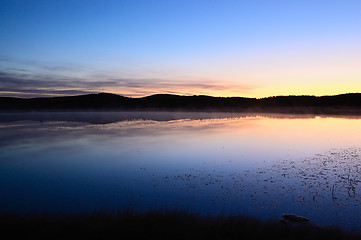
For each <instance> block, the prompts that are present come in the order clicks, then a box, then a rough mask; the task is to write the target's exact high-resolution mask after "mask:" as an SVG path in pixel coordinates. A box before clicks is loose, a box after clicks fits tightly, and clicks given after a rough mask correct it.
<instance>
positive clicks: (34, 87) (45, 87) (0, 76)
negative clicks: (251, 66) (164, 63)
mask: <svg viewBox="0 0 361 240" xmlns="http://www.w3.org/2000/svg"><path fill="white" fill-rule="evenodd" d="M0 62H3V63H6V64H4V65H3V66H2V67H1V68H0V96H15V97H42V96H63V95H78V94H88V93H97V92H102V91H104V92H111V93H117V94H120V95H123V96H129V97H141V96H147V95H151V94H157V93H170V94H182V95H199V94H205V95H217V96H229V95H233V96H234V95H240V94H242V93H246V92H249V91H252V90H253V89H255V88H256V86H254V85H250V84H239V83H234V82H227V81H224V80H210V79H202V78H197V77H189V76H188V77H179V76H178V77H172V76H169V75H162V74H161V73H159V74H158V75H159V77H150V76H149V75H147V74H146V73H143V74H142V72H141V71H140V72H139V73H136V74H133V75H132V76H130V75H129V73H128V74H122V73H121V72H120V73H119V72H118V73H114V72H112V71H109V72H107V71H98V72H94V69H89V68H88V69H86V68H85V67H84V68H82V67H81V66H77V65H76V64H70V63H69V64H68V63H65V64H58V65H57V64H52V63H42V62H37V61H27V60H19V59H13V58H9V57H4V56H0ZM12 63H14V64H12ZM119 76H123V77H119Z"/></svg>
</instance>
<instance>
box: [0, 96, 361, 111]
mask: <svg viewBox="0 0 361 240" xmlns="http://www.w3.org/2000/svg"><path fill="white" fill-rule="evenodd" d="M48 110H50V111H64V110H66V111H77V110H85V111H92V110H104V111H107V110H117V111H122V110H123V111H129V110H131V111H133V110H136V111H138V110H157V111H230V112H286V113H331V114H333V113H336V114H337V113H340V114H347V113H350V114H355V113H356V114H359V113H361V93H350V94H341V95H336V96H321V97H316V96H276V97H268V98H261V99H256V98H244V97H211V96H203V95H201V96H179V95H170V94H156V95H152V96H148V97H143V98H128V97H123V96H119V95H116V94H110V93H99V94H88V95H80V96H69V97H49V98H30V99H23V98H12V97H0V111H48Z"/></svg>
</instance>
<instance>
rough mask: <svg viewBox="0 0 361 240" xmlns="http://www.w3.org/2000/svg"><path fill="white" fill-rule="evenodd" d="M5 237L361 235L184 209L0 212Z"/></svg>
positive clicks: (338, 229)
mask: <svg viewBox="0 0 361 240" xmlns="http://www.w3.org/2000/svg"><path fill="white" fill-rule="evenodd" d="M0 226H1V234H2V235H3V236H7V237H6V239H29V238H30V239H33V238H34V239H328V240H330V239H331V240H332V239H361V232H351V231H346V230H343V229H340V228H335V227H320V226H315V225H312V224H309V223H291V222H285V221H279V220H267V221H264V220H259V219H256V218H252V217H247V216H227V217H226V216H212V217H211V216H201V215H197V214H190V213H186V212H182V211H167V210H163V211H150V212H147V213H137V212H135V211H131V210H126V211H123V212H107V211H95V212H93V213H89V214H59V215H54V214H28V215H23V216H21V215H18V214H15V213H2V214H0Z"/></svg>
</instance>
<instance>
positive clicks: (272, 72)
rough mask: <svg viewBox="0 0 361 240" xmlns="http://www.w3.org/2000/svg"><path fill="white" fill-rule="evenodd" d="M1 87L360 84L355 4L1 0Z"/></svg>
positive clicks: (249, 90)
mask: <svg viewBox="0 0 361 240" xmlns="http://www.w3.org/2000/svg"><path fill="white" fill-rule="evenodd" d="M0 22H1V23H2V24H1V27H0V35H1V40H0V95H2V96H22V97H33V96H57V95H64V94H65V95H67V94H82V93H89V92H99V91H106V92H113V93H118V94H121V95H125V96H144V95H150V94H155V93H176V94H186V95H193V94H208V95H214V96H250V97H265V96H271V95H288V94H296V95H298V94H309V95H328V94H337V93H344V92H361V70H360V69H361V44H360V43H361V1H332V0H329V1H326V0H320V1H308V0H303V1H257V0H255V1H227V0H225V1H196V0H193V1H187V0H186V1H180V0H179V1H172V0H168V1H156V0H154V1H151V0H148V1H146V0H143V1H120V0H119V1H95V0H87V1H84V0H83V1H80V0H78V1H67V0H65V1H64V0H63V1H60V0H59V1H55V0H47V1H38V0H33V1H25V0H24V1H17V0H10V1H4V0H0Z"/></svg>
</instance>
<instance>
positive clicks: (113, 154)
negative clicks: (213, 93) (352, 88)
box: [0, 112, 361, 229]
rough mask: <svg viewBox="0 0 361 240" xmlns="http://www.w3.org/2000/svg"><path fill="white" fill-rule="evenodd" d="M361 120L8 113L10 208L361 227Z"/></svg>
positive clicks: (0, 200)
mask: <svg viewBox="0 0 361 240" xmlns="http://www.w3.org/2000/svg"><path fill="white" fill-rule="evenodd" d="M360 157H361V118H359V117H352V118H350V117H343V116H337V117H331V116H312V115H267V114H264V115H259V114H258V115H257V114H237V113H180V112H160V113H154V112H119V113H116V112H96V113H81V112H78V113H0V211H1V212H8V211H15V212H17V213H19V214H26V213H29V212H30V213H34V212H35V213H37V212H51V213H69V212H70V213H71V212H79V213H81V212H92V211H94V210H107V211H117V210H124V209H131V210H133V211H139V212H142V211H149V210H158V209H169V210H173V209H179V210H183V211H187V212H194V213H199V214H202V215H219V214H221V215H247V216H253V217H257V218H262V219H270V218H272V219H281V216H282V214H284V213H288V214H296V215H300V216H303V217H307V218H309V219H310V220H311V221H312V222H313V223H315V224H320V225H337V226H341V227H344V228H348V229H357V228H361V216H360V212H361V174H360V173H361V158H360Z"/></svg>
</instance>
